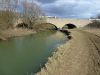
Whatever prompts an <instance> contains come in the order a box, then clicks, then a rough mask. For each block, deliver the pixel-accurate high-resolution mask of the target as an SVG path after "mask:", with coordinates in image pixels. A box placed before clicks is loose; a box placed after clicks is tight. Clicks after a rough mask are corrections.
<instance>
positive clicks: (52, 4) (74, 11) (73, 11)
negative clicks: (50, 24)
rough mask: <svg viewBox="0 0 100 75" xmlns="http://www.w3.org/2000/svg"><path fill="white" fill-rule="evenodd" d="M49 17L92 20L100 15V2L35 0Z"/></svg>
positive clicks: (93, 0)
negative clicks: (91, 18)
mask: <svg viewBox="0 0 100 75" xmlns="http://www.w3.org/2000/svg"><path fill="white" fill-rule="evenodd" d="M35 1H36V3H37V4H38V5H39V6H40V7H41V9H42V10H43V12H44V13H45V14H46V15H48V16H57V17H66V18H90V17H93V16H96V15H97V14H100V0H35Z"/></svg>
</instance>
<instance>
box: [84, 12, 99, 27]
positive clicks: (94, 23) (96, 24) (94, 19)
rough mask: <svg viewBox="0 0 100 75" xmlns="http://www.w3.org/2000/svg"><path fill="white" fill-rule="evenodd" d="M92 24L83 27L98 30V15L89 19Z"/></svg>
mask: <svg viewBox="0 0 100 75" xmlns="http://www.w3.org/2000/svg"><path fill="white" fill-rule="evenodd" d="M91 19H93V20H92V22H91V23H89V24H88V25H86V26H85V27H88V28H100V20H99V19H100V14H98V15H97V16H96V17H91Z"/></svg>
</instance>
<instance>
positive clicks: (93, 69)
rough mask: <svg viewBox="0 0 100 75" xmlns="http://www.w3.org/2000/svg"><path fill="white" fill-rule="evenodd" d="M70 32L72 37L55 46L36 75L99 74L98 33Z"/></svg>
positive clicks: (99, 45)
mask: <svg viewBox="0 0 100 75" xmlns="http://www.w3.org/2000/svg"><path fill="white" fill-rule="evenodd" d="M70 32H71V36H72V39H71V40H70V41H69V42H66V43H65V44H64V45H62V46H60V47H59V48H57V51H56V52H54V55H53V56H52V57H50V58H49V59H48V62H47V63H46V64H45V67H44V68H42V69H41V71H40V72H38V73H37V74H36V75H100V35H97V34H95V33H89V32H87V31H82V30H78V29H75V30H70Z"/></svg>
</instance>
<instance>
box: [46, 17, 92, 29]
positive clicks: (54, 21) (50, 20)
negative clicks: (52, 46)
mask: <svg viewBox="0 0 100 75" xmlns="http://www.w3.org/2000/svg"><path fill="white" fill-rule="evenodd" d="M91 22H92V21H91V20H89V19H65V18H47V23H52V24H54V25H56V26H57V27H58V28H62V27H63V26H64V25H65V24H68V23H71V24H74V25H76V26H77V27H78V28H79V27H84V26H86V25H87V24H89V23H91Z"/></svg>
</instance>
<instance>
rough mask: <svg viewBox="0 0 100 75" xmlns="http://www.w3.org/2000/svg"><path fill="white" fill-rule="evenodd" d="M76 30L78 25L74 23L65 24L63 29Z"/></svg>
mask: <svg viewBox="0 0 100 75" xmlns="http://www.w3.org/2000/svg"><path fill="white" fill-rule="evenodd" d="M74 28H77V26H76V25H74V24H72V23H68V24H65V25H64V26H63V27H62V29H74Z"/></svg>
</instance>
